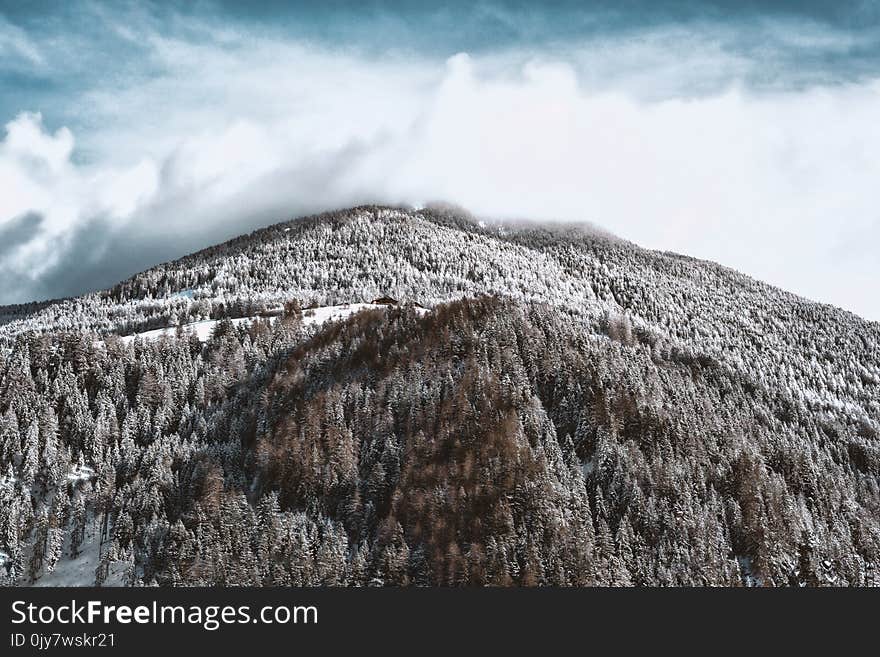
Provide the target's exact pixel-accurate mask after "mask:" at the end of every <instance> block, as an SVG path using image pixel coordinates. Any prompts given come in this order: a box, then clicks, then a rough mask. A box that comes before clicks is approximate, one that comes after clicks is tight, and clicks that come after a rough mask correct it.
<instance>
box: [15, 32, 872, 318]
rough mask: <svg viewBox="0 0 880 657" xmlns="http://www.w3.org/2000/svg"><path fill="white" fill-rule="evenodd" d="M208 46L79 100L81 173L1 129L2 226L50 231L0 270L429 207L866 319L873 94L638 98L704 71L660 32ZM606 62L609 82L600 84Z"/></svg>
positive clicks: (23, 132)
mask: <svg viewBox="0 0 880 657" xmlns="http://www.w3.org/2000/svg"><path fill="white" fill-rule="evenodd" d="M222 37H223V38H222V39H220V38H217V39H210V40H208V41H206V42H203V43H200V44H193V43H187V42H183V41H176V40H171V39H165V38H159V37H156V36H155V35H153V36H152V37H150V39H151V43H152V44H153V46H152V47H153V50H152V53H153V59H154V65H155V66H157V67H159V68H160V69H161V70H163V71H164V73H163V74H161V75H158V76H155V77H153V78H152V79H149V80H147V81H145V82H139V83H138V84H136V85H135V84H132V85H128V86H126V85H121V86H120V85H115V86H114V87H113V88H109V87H103V88H102V87H99V88H97V89H93V90H92V91H90V92H89V93H88V94H87V95H85V96H84V97H83V98H82V99H81V101H82V107H83V108H84V109H83V112H86V111H88V112H90V114H89V116H88V119H89V120H88V122H87V123H88V125H91V126H96V127H95V128H93V129H90V130H88V131H86V132H84V133H82V134H77V135H76V136H77V140H78V143H80V144H81V145H82V148H83V149H84V151H85V152H87V153H89V156H90V160H89V163H88V164H75V163H74V162H73V161H72V160H71V149H72V148H73V146H74V142H73V136H72V135H71V134H70V133H69V132H68V131H66V130H64V129H60V130H57V131H56V132H54V133H50V132H49V131H47V129H46V128H45V126H43V125H42V124H41V122H40V120H39V117H38V116H35V115H22V116H21V117H19V118H18V119H16V120H15V121H13V122H12V123H10V124H9V125H8V126H7V136H6V139H5V140H4V142H3V144H2V146H0V185H2V186H3V188H4V189H13V190H15V191H14V193H12V194H11V195H7V194H4V195H2V197H0V227H2V224H3V222H4V221H9V220H11V219H13V218H14V217H16V216H20V215H21V214H22V213H24V212H27V211H35V212H39V213H41V214H44V215H45V216H46V217H47V219H46V222H45V225H43V226H41V229H40V230H41V233H40V234H39V235H38V236H36V237H35V238H34V240H33V241H32V243H29V244H27V245H26V246H22V247H21V248H19V249H18V250H17V251H16V252H15V253H14V254H13V256H9V257H11V258H14V260H8V261H6V262H3V263H0V267H2V266H5V267H11V266H14V267H16V268H18V269H20V270H21V271H25V270H26V271H27V272H28V273H29V275H31V276H32V277H36V276H38V275H39V272H40V271H41V267H42V268H45V267H46V266H49V264H47V263H51V261H52V258H53V257H63V249H62V250H59V249H58V248H57V244H58V240H63V237H64V235H65V234H67V233H68V232H69V231H71V230H72V229H73V228H74V227H75V226H78V225H84V223H85V222H86V221H87V220H88V219H89V218H90V217H94V216H98V215H100V216H102V217H103V218H105V219H106V220H108V221H109V222H110V223H111V225H113V226H117V227H127V229H130V230H132V232H137V233H139V234H160V233H162V232H165V233H168V234H172V233H175V232H178V233H190V234H194V235H198V234H201V235H204V236H205V239H206V240H207V239H208V236H213V235H215V234H216V233H217V232H218V231H219V232H220V233H224V234H234V233H235V232H238V231H237V230H236V227H239V228H242V229H245V228H250V227H252V226H253V222H254V221H255V218H259V219H260V220H261V221H266V222H268V221H270V220H272V219H277V220H280V219H282V218H285V217H288V216H291V215H292V214H295V213H296V212H299V211H302V210H304V209H317V208H320V207H330V206H339V205H345V204H350V203H354V202H357V201H360V200H377V201H387V202H409V203H418V202H421V201H425V200H433V199H443V200H447V201H451V202H455V203H459V204H461V205H464V206H465V207H468V208H469V209H471V210H472V211H474V212H476V213H479V214H485V215H493V216H510V217H528V218H535V219H559V220H566V221H578V220H587V221H592V222H595V223H598V224H600V225H602V226H605V227H606V228H608V229H609V230H611V231H613V232H616V233H618V234H620V235H622V236H623V237H626V238H629V239H632V240H634V241H636V242H638V243H640V244H642V245H644V246H648V247H653V248H663V249H671V250H675V251H679V252H683V253H687V254H691V255H696V256H699V257H706V258H711V259H713V260H716V261H718V262H721V263H722V264H725V265H728V266H732V267H735V268H737V269H740V270H741V271H744V272H746V273H749V274H751V275H754V276H757V277H759V278H762V279H764V280H767V281H769V282H771V283H774V284H777V285H780V286H782V287H785V288H787V289H790V290H792V291H795V292H798V293H801V294H804V295H805V296H809V297H812V298H815V299H818V300H822V301H828V302H832V303H836V304H838V305H841V306H844V307H846V308H849V309H851V310H854V311H856V312H859V313H860V314H862V315H864V316H867V317H871V318H874V319H880V300H877V299H876V298H874V297H876V295H872V294H870V293H869V292H868V289H869V287H868V284H869V283H871V282H872V281H873V280H874V279H876V277H878V276H880V259H878V258H877V257H876V253H875V252H874V251H873V249H872V248H865V247H864V246H862V245H865V244H877V243H880V221H878V210H877V207H876V205H877V204H876V201H875V195H876V194H875V191H874V189H875V187H876V181H877V180H878V179H880V155H878V154H880V131H878V129H877V127H876V117H877V116H880V83H878V82H868V83H861V84H852V85H849V86H845V85H840V86H836V87H827V88H807V89H803V90H787V91H778V92H772V93H771V92H764V93H754V92H750V91H747V90H746V88H745V87H737V86H733V87H730V86H728V87H726V88H724V89H722V90H720V91H717V92H714V93H710V94H704V95H701V96H697V97H691V98H685V97H681V96H680V94H679V95H678V97H670V95H669V94H659V95H655V94H648V96H656V97H655V99H653V100H652V99H650V98H646V97H643V96H642V95H640V94H637V93H634V92H633V91H632V89H633V88H643V86H642V85H641V83H640V82H638V80H637V79H636V78H639V79H640V76H650V71H645V72H643V73H641V74H639V73H637V72H636V71H635V68H636V67H635V66H634V63H635V62H637V61H649V60H652V57H653V61H657V62H660V64H659V66H660V69H661V70H660V71H659V72H657V75H656V76H654V77H653V78H652V79H653V80H654V82H655V83H656V84H658V85H660V86H664V84H663V83H662V80H671V79H674V78H675V77H676V76H679V77H681V76H684V77H687V76H688V75H691V74H694V75H697V76H698V77H700V76H703V75H704V74H705V70H704V68H699V70H696V71H692V70H689V69H681V68H679V69H678V70H676V69H675V67H674V66H673V65H672V63H671V62H673V61H674V58H672V59H670V58H669V57H666V56H662V55H661V54H659V53H658V52H657V51H658V49H661V50H662V48H663V46H664V44H665V43H666V42H665V41H664V40H662V39H660V40H659V41H657V42H651V41H650V40H647V41H646V43H645V44H643V45H642V48H644V49H646V50H642V51H640V50H639V49H638V48H639V46H638V45H635V44H632V43H616V44H615V43H606V44H604V45H601V47H600V46H598V45H597V47H596V50H595V66H594V67H593V69H590V68H589V64H590V57H591V54H590V53H589V52H585V51H572V52H570V53H564V52H563V53H559V52H557V53H556V54H554V55H552V56H551V55H548V54H544V55H542V56H533V55H526V54H522V53H520V54H517V53H509V54H507V55H498V54H496V55H493V56H491V57H481V56H476V55H472V56H468V55H465V54H459V55H455V56H454V57H451V58H449V59H448V60H447V61H445V62H444V61H439V62H435V61H431V60H426V59H419V58H409V59H407V58H405V57H403V56H400V57H396V58H395V57H386V58H384V59H382V60H381V61H379V60H375V59H374V60H365V59H364V58H361V57H358V56H356V55H355V54H349V53H345V52H337V53H330V52H325V51H321V50H319V49H316V48H314V47H308V46H307V45H305V44H296V43H284V42H278V41H273V40H269V39H261V40H249V39H247V38H245V37H241V36H236V35H229V34H225V35H222ZM810 38H819V37H818V36H815V35H814V36H811V37H810ZM615 48H616V49H617V50H615ZM700 48H702V50H700ZM683 49H685V48H684V47H683ZM615 53H616V54H618V55H620V60H621V61H622V62H623V63H624V64H625V66H624V78H626V82H625V83H621V84H619V85H615V84H614V80H613V79H612V78H608V77H607V75H608V74H607V73H602V74H601V75H599V74H598V73H596V71H597V70H600V69H601V70H603V71H605V70H607V69H608V68H609V66H610V65H609V62H610V61H612V60H613V58H614V55H615ZM652 53H654V55H652ZM701 53H702V55H704V56H705V57H704V59H703V60H702V61H709V62H710V64H711V65H710V64H703V65H702V66H703V67H707V68H711V67H712V66H715V67H716V69H718V70H726V71H736V70H738V69H739V68H741V67H742V66H743V64H742V61H741V59H740V58H738V57H734V56H726V55H725V54H724V53H723V52H721V51H720V50H719V49H718V48H716V47H713V46H711V44H710V45H706V44H704V43H703V42H696V43H695V44H694V48H693V50H692V52H690V53H688V55H687V57H686V60H687V61H693V62H697V61H700V55H701ZM712 62H714V64H712ZM591 70H592V73H591ZM634 79H636V81H635V82H633V80H634ZM600 82H601V83H600ZM85 108H88V110H86V109H85ZM169 248H171V247H169ZM56 252H57V253H56ZM170 255H175V254H174V253H173V252H170V253H169V256H170Z"/></svg>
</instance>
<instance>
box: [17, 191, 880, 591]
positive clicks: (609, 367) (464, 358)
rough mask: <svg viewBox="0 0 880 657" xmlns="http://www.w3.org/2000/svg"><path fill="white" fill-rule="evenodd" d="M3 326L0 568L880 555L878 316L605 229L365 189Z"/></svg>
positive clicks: (830, 573)
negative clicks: (387, 197) (491, 221)
mask: <svg viewBox="0 0 880 657" xmlns="http://www.w3.org/2000/svg"><path fill="white" fill-rule="evenodd" d="M383 294H389V295H391V296H394V297H396V298H399V299H402V300H404V301H406V302H409V301H416V302H419V303H421V304H422V305H425V306H429V307H432V309H431V310H430V311H429V312H427V313H425V312H424V311H421V310H419V309H417V308H414V307H412V306H407V305H404V306H402V307H390V308H388V309H383V308H377V309H366V310H365V311H364V312H361V313H357V314H354V315H352V316H350V317H348V318H347V319H344V320H343V321H335V322H332V323H328V324H325V325H323V326H319V325H317V324H316V323H315V322H313V321H308V318H306V320H307V321H304V320H303V318H302V315H301V313H302V311H301V308H302V307H303V306H311V305H318V306H327V305H330V304H342V303H356V302H363V301H369V300H370V299H372V298H374V297H377V296H380V295H383ZM282 306H284V307H285V310H284V312H283V317H281V319H280V321H275V320H274V318H272V320H273V321H270V319H260V315H261V314H276V313H277V312H278V311H277V310H276V309H277V308H280V307H282ZM267 310H268V311H270V312H266V311H267ZM19 311H20V309H19ZM322 312H323V311H322ZM0 314H2V313H0ZM238 317H242V318H243V317H253V318H255V319H254V320H252V321H245V320H242V321H241V322H234V321H226V320H225V319H222V318H238ZM209 318H213V319H215V320H221V321H217V322H215V323H214V324H212V326H214V334H213V337H212V338H211V339H210V340H208V341H207V342H205V343H203V342H202V341H200V340H199V338H198V337H197V336H195V335H191V334H190V332H189V331H188V330H186V329H183V330H182V331H180V336H179V337H175V336H174V335H173V333H174V332H173V331H168V332H167V333H169V334H170V335H168V336H167V337H165V338H163V339H159V340H156V339H152V340H149V341H145V340H118V339H116V338H114V337H113V334H114V333H118V334H129V333H132V332H142V331H148V330H155V329H161V328H164V327H173V326H177V325H184V326H186V325H188V324H190V323H192V322H197V321H202V322H204V321H205V320H207V319H209ZM201 337H202V338H203V339H204V338H205V337H206V336H205V335H202V336H201ZM0 345H2V346H3V348H2V349H0V465H2V467H3V468H4V471H6V473H7V474H6V476H5V479H4V481H5V482H6V483H5V484H3V485H2V486H0V496H4V500H3V501H4V502H5V504H4V505H3V507H2V510H0V551H2V552H3V553H4V554H5V555H7V556H6V558H5V560H4V561H5V563H6V568H7V569H8V570H9V577H10V580H11V581H15V582H25V583H26V582H28V581H32V580H37V581H38V580H39V579H40V578H41V577H44V576H45V575H44V573H45V572H47V571H48V570H50V569H52V568H53V567H54V566H55V564H56V563H57V562H59V561H60V562H61V563H62V564H63V563H64V561H65V560H66V559H70V558H71V554H72V553H73V554H75V553H76V551H77V549H78V546H77V545H76V544H77V543H78V542H82V537H83V536H85V535H86V533H89V535H91V532H86V526H91V525H92V524H94V525H95V526H96V529H97V531H96V532H95V533H96V535H97V536H98V537H99V540H97V541H95V543H96V544H97V547H98V550H99V552H100V557H99V559H97V560H96V561H97V562H99V563H100V564H101V565H100V566H99V569H98V574H97V575H98V578H99V580H100V579H102V578H103V577H105V576H106V574H107V573H110V572H123V571H125V572H128V573H129V581H130V582H138V581H143V582H149V581H151V580H156V581H157V582H159V583H162V584H177V583H220V584H229V583H264V584H271V583H275V584H368V583H384V584H407V583H415V584H465V583H471V584H520V585H522V584H565V585H572V584H573V585H584V584H737V583H746V584H754V583H764V584H774V585H782V584H807V585H816V584H852V585H865V584H877V583H880V582H878V579H880V574H878V573H877V568H878V567H880V355H878V352H880V325H878V324H876V323H870V322H866V321H864V320H861V319H859V318H858V317H856V316H854V315H851V314H849V313H846V312H843V311H840V310H837V309H835V308H832V307H829V306H824V305H820V304H814V303H811V302H809V301H806V300H804V299H800V298H798V297H795V296H793V295H790V294H787V293H785V292H782V291H780V290H777V289H775V288H773V287H771V286H767V285H764V284H762V283H758V282H756V281H753V280H751V279H749V278H747V277H745V276H742V275H741V274H738V273H736V272H734V271H732V270H729V269H725V268H723V267H720V266H718V265H714V264H712V263H706V262H701V261H697V260H693V259H690V258H685V257H682V256H677V255H674V254H666V253H656V252H650V251H645V250H643V249H640V248H638V247H636V246H634V245H632V244H629V243H627V242H623V241H620V240H617V239H614V238H611V237H608V236H604V235H601V234H599V233H597V232H595V231H586V230H577V229H546V228H536V227H529V226H527V225H526V226H522V227H513V226H509V225H508V226H502V225H494V226H483V225H481V224H478V223H475V222H473V221H471V220H469V219H468V218H467V217H464V216H460V215H458V214H456V213H454V212H451V211H448V210H438V209H426V210H421V211H412V210H403V209H395V208H381V207H361V208H354V209H351V210H345V211H340V212H336V213H328V214H325V215H320V216H317V217H312V218H307V219H303V220H297V221H293V222H288V223H285V224H279V225H277V226H272V227H269V228H267V229H264V230H262V231H257V232H256V233H253V234H251V235H248V236H243V237H241V238H237V239H235V240H232V241H230V242H228V243H225V244H222V245H219V246H217V247H212V248H210V249H206V250H205V251H202V252H199V253H197V254H193V255H192V256H188V257H186V258H183V259H181V260H179V261H176V262H173V263H168V264H164V265H160V266H158V267H155V268H153V269H151V270H149V271H147V272H144V273H142V274H139V275H137V276H134V277H132V278H131V279H129V280H128V281H125V282H123V283H121V284H120V285H118V286H116V287H115V288H113V289H112V290H109V291H106V292H102V293H96V294H92V295H86V296H85V297H81V298H78V299H73V300H66V301H61V302H58V303H55V304H51V305H49V306H47V307H38V308H35V312H33V313H31V314H29V315H27V316H26V317H24V318H22V317H21V313H20V312H19V314H18V315H17V316H16V318H15V319H12V321H9V322H7V323H6V324H5V325H3V326H0ZM77 464H79V465H80V468H79V470H77V472H83V471H87V472H91V471H93V472H94V476H93V477H78V478H77V477H75V478H73V479H72V480H70V479H69V478H68V477H67V473H69V472H71V471H72V470H74V469H75V467H76V466H77ZM83 467H87V468H90V470H83V469H82V468H83ZM2 572H3V569H0V574H2Z"/></svg>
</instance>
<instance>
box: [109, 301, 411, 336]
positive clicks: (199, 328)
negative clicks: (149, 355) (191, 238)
mask: <svg viewBox="0 0 880 657" xmlns="http://www.w3.org/2000/svg"><path fill="white" fill-rule="evenodd" d="M384 308H388V306H387V305H385V304H378V303H350V304H349V303H347V304H342V305H339V306H322V307H320V308H309V309H308V310H303V311H302V321H303V325H304V326H320V325H321V324H323V323H324V322H338V321H340V320H343V319H345V318H347V317H350V316H351V315H354V314H355V313H359V312H361V311H362V310H376V309H384ZM416 310H417V312H419V313H420V314H423V313H426V312H428V311H427V309H425V308H416ZM261 319H265V320H268V321H269V322H275V321H276V320H277V319H278V317H275V316H271V317H263V316H260V315H258V316H255V317H238V318H236V319H233V320H230V321H231V322H232V323H233V325H235V326H239V325H241V324H252V323H253V322H255V321H257V320H261ZM220 321H221V320H218V319H209V320H204V321H201V322H192V323H190V324H184V325H183V330H184V331H185V332H187V333H195V335H196V337H197V338H198V339H199V341H201V342H207V341H208V340H210V339H211V335H212V334H213V333H214V327H215V326H217V324H218V323H219V322H220ZM176 333H177V327H176V326H172V327H168V328H161V329H154V330H152V331H144V332H143V333H133V334H132V335H126V336H123V337H122V341H123V342H125V343H126V344H127V343H129V342H133V341H134V340H135V339H137V338H140V339H141V340H148V341H149V340H159V339H160V338H163V337H173V336H174V335H176Z"/></svg>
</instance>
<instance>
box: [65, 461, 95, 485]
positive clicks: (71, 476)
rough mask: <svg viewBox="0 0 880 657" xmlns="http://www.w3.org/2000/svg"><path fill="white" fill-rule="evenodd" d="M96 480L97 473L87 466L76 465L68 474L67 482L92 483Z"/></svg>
mask: <svg viewBox="0 0 880 657" xmlns="http://www.w3.org/2000/svg"><path fill="white" fill-rule="evenodd" d="M94 478H95V471H94V470H93V469H92V468H90V467H89V466H87V465H75V466H73V468H71V470H70V472H69V473H68V474H67V481H69V482H72V483H75V482H80V481H90V480H92V479H94Z"/></svg>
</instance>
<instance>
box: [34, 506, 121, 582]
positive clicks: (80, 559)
mask: <svg viewBox="0 0 880 657" xmlns="http://www.w3.org/2000/svg"><path fill="white" fill-rule="evenodd" d="M68 540H69V537H68ZM99 549H100V546H99V544H98V537H97V532H96V531H95V525H94V523H93V522H90V523H89V524H88V526H87V529H86V535H85V540H84V541H83V542H82V545H80V552H79V554H78V555H77V556H76V558H75V559H71V558H70V555H69V551H68V550H69V544H68V541H65V546H64V556H63V557H62V558H61V559H60V560H59V561H58V563H57V564H56V565H55V569H54V570H53V571H52V572H51V573H43V574H42V575H40V577H39V578H38V579H37V580H36V581H35V582H34V583H33V584H31V586H40V587H42V586H94V585H95V569H96V568H97V567H98V563H100V560H101V556H100V554H99ZM104 549H106V545H105V546H104ZM128 569H129V564H128V563H127V562H123V561H115V562H111V564H110V571H109V573H108V575H107V579H105V580H104V583H103V586H125V585H126V582H125V573H126V571H127V570H128Z"/></svg>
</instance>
